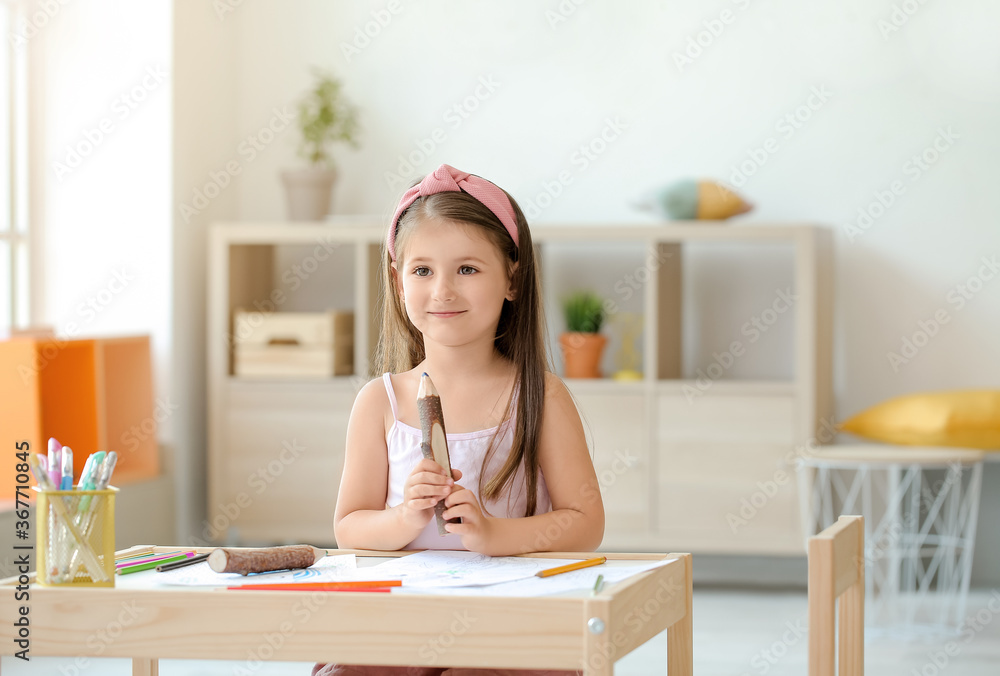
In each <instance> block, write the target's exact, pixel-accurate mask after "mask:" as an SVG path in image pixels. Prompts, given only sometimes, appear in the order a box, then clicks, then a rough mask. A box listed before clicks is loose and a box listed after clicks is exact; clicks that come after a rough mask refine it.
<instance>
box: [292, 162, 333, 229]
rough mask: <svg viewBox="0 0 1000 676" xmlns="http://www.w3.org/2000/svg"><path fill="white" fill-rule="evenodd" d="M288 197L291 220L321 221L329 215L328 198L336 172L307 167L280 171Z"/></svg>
mask: <svg viewBox="0 0 1000 676" xmlns="http://www.w3.org/2000/svg"><path fill="white" fill-rule="evenodd" d="M281 180H282V182H283V183H284V184H285V194H286V195H287V197H288V217H289V218H290V219H291V220H293V221H322V220H324V219H325V218H326V217H327V216H329V215H330V198H331V197H332V196H333V183H334V181H336V180H337V172H336V171H335V170H333V169H326V168H318V167H309V168H308V169H296V170H294V171H283V172H281Z"/></svg>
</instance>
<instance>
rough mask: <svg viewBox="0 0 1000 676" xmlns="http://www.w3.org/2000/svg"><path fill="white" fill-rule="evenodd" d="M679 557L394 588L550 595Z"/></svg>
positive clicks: (616, 578) (419, 591)
mask: <svg viewBox="0 0 1000 676" xmlns="http://www.w3.org/2000/svg"><path fill="white" fill-rule="evenodd" d="M676 560H677V559H675V558H674V559H664V560H660V561H650V562H648V563H640V564H635V565H631V566H609V565H608V564H604V565H601V566H594V567H592V568H583V569H581V570H574V571H570V572H569V573H560V574H559V575H553V576H551V577H534V576H531V577H529V578H527V579H522V580H516V581H513V582H504V583H501V584H494V585H489V586H480V587H458V586H453V587H447V588H432V587H426V586H413V585H410V586H407V585H406V583H404V586H403V587H400V588H398V589H393V590H392V593H393V594H441V595H448V596H509V597H515V596H548V595H549V594H561V593H563V592H567V591H575V590H578V589H593V588H594V583H595V582H596V581H597V576H598V575H603V576H604V583H605V584H613V583H615V582H621V581H622V580H627V579H628V578H630V577H632V576H633V575H638V574H639V573H644V572H646V571H647V570H653V569H654V568H659V567H660V566H665V565H666V564H668V563H670V562H671V561H676Z"/></svg>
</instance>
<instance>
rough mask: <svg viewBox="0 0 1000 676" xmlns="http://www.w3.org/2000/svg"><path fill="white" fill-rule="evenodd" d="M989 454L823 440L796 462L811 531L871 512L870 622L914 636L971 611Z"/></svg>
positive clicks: (952, 623)
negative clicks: (836, 443) (974, 556)
mask: <svg viewBox="0 0 1000 676" xmlns="http://www.w3.org/2000/svg"><path fill="white" fill-rule="evenodd" d="M982 470H983V453H982V452H981V451H976V450H966V449H956V448H928V447H915V446H889V445H879V444H859V445H851V446H826V447H823V448H820V449H819V450H818V451H817V452H816V453H815V454H812V455H809V456H806V457H804V458H802V459H801V460H800V463H799V483H800V495H801V496H802V522H803V524H805V529H806V535H805V536H806V537H807V538H808V537H809V536H811V535H814V534H816V533H818V532H820V531H821V530H823V529H824V528H826V527H827V526H829V525H831V524H833V523H834V522H835V521H836V520H837V517H838V516H840V515H841V514H861V515H863V516H864V517H865V564H866V565H865V584H866V590H865V625H866V627H870V628H872V629H873V630H875V631H880V630H882V631H885V632H889V633H902V634H908V635H912V634H915V633H924V632H928V631H930V632H939V631H955V630H957V629H958V628H959V625H960V624H961V623H962V620H963V619H964V616H965V605H966V598H967V596H968V590H969V579H970V573H971V570H972V554H973V547H974V543H975V538H976V520H977V518H978V515H979V491H980V484H981V482H982Z"/></svg>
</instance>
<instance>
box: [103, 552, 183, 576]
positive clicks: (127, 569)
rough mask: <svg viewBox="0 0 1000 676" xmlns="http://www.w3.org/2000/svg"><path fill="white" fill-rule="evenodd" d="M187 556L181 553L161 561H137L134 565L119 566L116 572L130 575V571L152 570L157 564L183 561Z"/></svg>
mask: <svg viewBox="0 0 1000 676" xmlns="http://www.w3.org/2000/svg"><path fill="white" fill-rule="evenodd" d="M186 558H187V556H186V555H184V554H181V555H180V556H172V557H170V558H169V559H161V560H159V561H150V562H148V563H137V564H135V565H134V566H126V567H125V568H119V569H118V570H116V571H115V572H116V573H118V574H119V575H128V574H129V573H138V572H140V571H143V570H151V569H153V568H156V567H157V566H159V565H161V564H164V563H173V562H174V561H183V560H184V559H186Z"/></svg>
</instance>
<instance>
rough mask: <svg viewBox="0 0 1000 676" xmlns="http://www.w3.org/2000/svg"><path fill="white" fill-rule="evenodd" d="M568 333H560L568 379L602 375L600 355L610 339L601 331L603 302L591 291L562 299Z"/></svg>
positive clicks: (603, 316) (603, 315)
mask: <svg viewBox="0 0 1000 676" xmlns="http://www.w3.org/2000/svg"><path fill="white" fill-rule="evenodd" d="M563 312H564V314H565V317H566V333H564V334H562V335H561V336H559V346H560V347H561V348H562V353H563V361H564V363H565V365H566V377H567V378H600V377H601V356H602V355H603V353H604V347H605V345H607V342H608V339H607V337H606V336H603V335H601V334H600V330H601V325H603V324H604V318H605V314H604V301H603V300H601V298H600V296H598V295H597V294H595V293H592V292H590V291H580V292H577V293H575V294H573V295H572V296H570V297H569V298H567V299H565V300H564V301H563Z"/></svg>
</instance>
